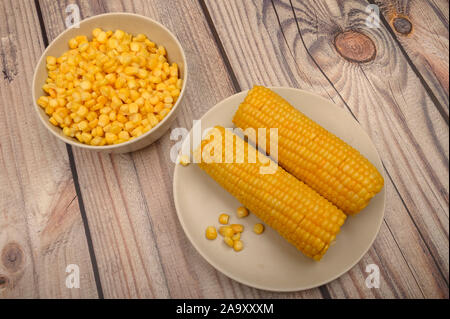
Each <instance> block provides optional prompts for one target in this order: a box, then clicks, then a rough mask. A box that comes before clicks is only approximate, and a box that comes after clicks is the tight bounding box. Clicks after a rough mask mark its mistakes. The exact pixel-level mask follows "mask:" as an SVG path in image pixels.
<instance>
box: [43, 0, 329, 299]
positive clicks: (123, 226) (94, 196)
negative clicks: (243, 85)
mask: <svg viewBox="0 0 450 319" xmlns="http://www.w3.org/2000/svg"><path fill="white" fill-rule="evenodd" d="M68 3H69V2H64V1H61V2H59V3H56V2H55V1H50V0H41V1H40V4H41V7H42V11H43V16H44V21H45V26H46V30H47V33H48V35H49V38H50V39H53V38H54V37H56V36H57V35H58V34H59V33H60V32H61V31H63V29H64V25H63V21H64V8H65V6H66V5H67V4H68ZM77 4H78V5H79V6H80V9H81V13H82V16H83V17H88V16H92V15H95V14H100V13H103V12H115V11H125V12H136V13H139V14H142V15H146V16H148V17H150V18H153V19H155V20H157V21H160V22H161V23H163V24H164V25H166V26H167V27H168V28H169V29H170V30H171V31H173V32H174V33H175V35H176V36H177V37H178V39H179V40H180V42H181V44H182V46H183V48H184V49H185V53H186V55H187V60H188V64H189V83H188V86H187V91H186V94H185V98H184V101H183V103H182V105H181V108H182V110H181V112H180V115H179V116H178V119H177V120H176V122H175V123H174V124H173V126H172V127H186V128H188V129H189V128H190V127H191V126H192V120H193V119H196V118H199V117H200V116H201V115H202V114H203V113H204V112H205V111H206V110H207V109H209V108H210V107H212V106H213V105H214V104H216V103H217V102H218V101H220V100H222V99H223V98H225V97H227V96H229V95H231V94H233V93H235V92H234V88H233V85H232V83H231V81H230V77H229V75H228V74H227V71H226V68H225V65H224V62H223V60H222V57H221V55H220V53H219V50H218V49H217V47H216V44H215V42H214V39H213V37H212V35H211V33H210V30H209V28H208V25H207V24H206V21H205V17H204V15H203V13H202V10H201V8H200V5H199V3H198V2H197V1H193V0H192V1H191V0H190V1H183V2H182V4H180V3H179V2H175V1H163V0H158V1H118V0H117V1H111V0H108V1H106V0H105V1H79V2H77ZM199 88H201V89H199ZM173 144H174V142H173V141H171V140H170V139H169V135H165V136H164V137H163V138H161V139H160V140H159V141H158V142H156V143H155V144H153V145H152V146H150V147H148V148H146V149H144V150H142V151H139V152H135V153H132V154H126V155H99V154H94V153H90V152H86V151H83V150H78V149H74V156H75V159H76V163H77V170H78V175H79V180H80V184H81V191H82V194H83V199H84V203H85V207H86V213H87V215H88V219H89V225H90V228H91V229H92V237H93V244H94V249H95V254H96V257H97V261H98V266H99V272H100V279H101V282H102V287H103V290H104V295H105V297H107V298H114V297H121V298H131V297H141V298H143V297H161V298H165V297H172V298H193V297H207V298H300V297H305V298H320V297H321V294H320V291H319V289H314V290H310V291H306V292H298V293H290V294H274V293H269V292H264V291H260V290H256V289H252V288H249V287H247V286H244V285H241V284H238V283H237V282H235V281H233V280H230V279H229V278H227V277H226V276H224V275H222V274H221V273H219V272H217V271H216V270H215V269H214V268H212V267H211V266H210V265H209V264H207V263H206V261H205V260H204V259H203V258H202V257H200V255H199V254H198V253H197V252H196V251H195V249H194V248H193V247H192V246H191V244H190V243H189V241H188V239H187V238H186V236H185V235H184V233H183V230H182V228H181V227H180V225H179V222H178V218H177V216H176V212H175V208H174V204H173V199H172V197H173V194H172V177H173V166H174V164H173V163H172V162H171V161H170V156H169V154H170V153H169V152H170V148H171V146H172V145H173Z"/></svg>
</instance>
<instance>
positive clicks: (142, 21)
mask: <svg viewBox="0 0 450 319" xmlns="http://www.w3.org/2000/svg"><path fill="white" fill-rule="evenodd" d="M94 28H101V29H103V30H112V31H115V30H117V29H121V30H123V31H125V32H127V33H131V34H133V35H137V34H139V33H142V34H145V35H146V36H147V37H148V38H149V39H150V40H151V41H153V42H155V43H156V44H157V45H163V46H164V47H165V48H166V51H167V57H168V60H169V62H170V63H172V62H175V63H177V64H178V66H179V72H180V77H181V79H183V87H182V89H181V93H180V97H179V98H178V100H177V102H176V103H175V105H174V106H173V108H172V111H171V112H170V113H169V114H168V115H167V116H166V117H165V118H164V119H163V120H162V121H161V122H160V123H159V124H158V125H157V126H156V127H154V128H153V129H151V130H150V131H149V132H147V133H145V134H143V135H141V136H140V137H139V138H136V139H134V140H132V141H128V142H125V143H121V144H116V145H105V146H90V145H86V144H83V143H80V142H79V141H78V140H76V139H75V138H71V137H67V136H65V135H64V134H63V133H62V129H61V128H59V127H55V126H53V125H52V124H50V123H49V121H48V119H49V117H48V115H47V114H46V113H45V112H44V110H43V109H42V108H41V107H39V106H38V105H37V104H36V100H37V98H39V96H41V95H45V92H44V91H43V90H42V86H43V85H44V84H45V80H46V79H47V67H46V57H47V56H49V55H51V56H55V57H59V56H61V55H62V54H63V53H64V52H65V51H67V50H69V47H68V41H69V40H70V39H71V38H74V37H75V36H77V35H86V36H87V37H88V39H89V40H91V39H92V30H93V29H94ZM185 84H186V60H185V56H184V52H183V49H182V48H181V46H180V44H179V42H178V40H177V39H176V38H175V36H174V35H173V34H172V33H171V32H170V31H169V30H168V29H166V28H165V27H164V26H162V25H161V24H159V23H158V22H156V21H153V20H151V19H149V18H146V17H143V16H139V15H135V14H128V13H109V14H103V15H99V16H95V17H91V18H87V19H85V20H83V21H81V23H80V27H79V28H71V29H68V30H66V31H64V32H63V33H61V34H60V35H59V36H58V37H57V38H56V39H55V40H53V42H52V43H51V44H50V45H49V46H48V48H47V50H45V52H44V53H43V55H42V57H41V59H40V60H39V62H38V65H37V67H36V70H35V74H34V80H33V99H34V104H35V107H36V108H37V110H38V112H39V115H40V117H41V119H42V120H43V123H44V125H45V126H46V127H47V128H48V129H49V130H50V131H51V132H53V133H54V135H56V136H57V137H59V138H61V139H63V140H64V141H65V142H66V143H70V144H72V145H76V146H81V147H84V148H91V149H95V150H101V149H103V150H105V149H113V148H121V147H125V148H126V147H127V146H128V145H129V144H131V143H135V142H137V141H139V140H140V139H143V138H145V137H147V136H148V135H150V134H153V133H155V131H157V130H158V128H160V127H161V126H162V125H163V123H164V122H166V121H168V120H169V118H170V117H171V116H173V115H174V113H175V109H176V108H177V107H178V105H179V102H180V100H181V97H182V94H183V92H184V87H185ZM166 126H167V125H166ZM158 135H159V134H158Z"/></svg>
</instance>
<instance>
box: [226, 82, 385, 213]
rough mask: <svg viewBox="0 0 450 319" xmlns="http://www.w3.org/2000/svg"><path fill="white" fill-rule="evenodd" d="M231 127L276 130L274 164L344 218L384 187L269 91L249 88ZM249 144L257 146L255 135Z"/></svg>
mask: <svg viewBox="0 0 450 319" xmlns="http://www.w3.org/2000/svg"><path fill="white" fill-rule="evenodd" d="M233 123H234V124H235V125H236V126H237V127H240V128H241V129H243V130H245V129H248V128H252V129H254V130H257V129H258V128H266V129H268V128H278V163H279V164H280V165H281V166H282V167H283V168H284V169H286V170H287V171H288V172H289V173H291V174H293V175H294V176H295V177H297V178H298V179H300V180H301V181H303V182H305V183H306V184H307V185H309V186H310V187H311V188H313V189H314V190H316V191H317V192H318V193H319V194H320V195H322V196H323V197H325V198H326V199H328V200H329V201H330V202H332V203H333V204H335V205H336V206H337V207H339V208H340V209H342V210H343V211H344V212H345V213H346V214H350V215H354V214H357V213H358V212H360V211H361V210H362V209H363V208H364V207H366V206H367V205H368V204H369V201H370V199H371V198H372V197H373V196H375V194H377V193H378V192H379V191H380V190H381V189H382V188H383V183H384V180H383V176H382V175H381V174H380V173H379V172H378V170H377V169H376V168H375V166H373V165H372V164H371V163H370V162H369V161H368V160H367V159H366V158H365V157H364V156H362V155H361V154H360V153H359V152H358V151H357V150H356V149H354V148H352V147H351V146H350V145H348V144H347V143H345V142H344V141H342V140H341V139H339V138H338V137H337V136H335V135H333V134H332V133H330V132H328V131H327V130H326V129H324V128H323V127H321V126H320V125H319V124H317V123H315V122H314V121H313V120H311V119H310V118H308V117H307V116H305V115H304V114H303V113H301V112H300V111H298V110H297V109H295V108H294V107H293V106H292V105H290V104H289V103H288V102H287V101H286V100H284V99H283V98H282V97H281V96H279V95H278V94H276V93H275V92H273V91H271V90H270V89H268V88H265V87H262V86H255V87H253V88H252V89H251V90H250V91H249V92H248V95H247V97H246V98H245V100H244V101H243V102H242V103H241V105H240V106H239V109H238V111H237V112H236V114H235V116H234V118H233ZM266 131H267V130H266ZM261 138H264V137H261ZM265 138H266V139H267V140H266V143H265V145H268V146H270V145H269V142H268V136H266V137H265ZM249 139H250V140H252V141H253V142H255V143H258V141H257V139H258V137H257V134H256V135H254V136H249ZM266 152H267V153H268V154H270V147H267V148H266Z"/></svg>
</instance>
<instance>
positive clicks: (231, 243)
mask: <svg viewBox="0 0 450 319" xmlns="http://www.w3.org/2000/svg"><path fill="white" fill-rule="evenodd" d="M223 241H224V242H225V244H227V245H228V246H230V247H233V245H234V242H233V239H231V237H229V236H225V237H224V238H223Z"/></svg>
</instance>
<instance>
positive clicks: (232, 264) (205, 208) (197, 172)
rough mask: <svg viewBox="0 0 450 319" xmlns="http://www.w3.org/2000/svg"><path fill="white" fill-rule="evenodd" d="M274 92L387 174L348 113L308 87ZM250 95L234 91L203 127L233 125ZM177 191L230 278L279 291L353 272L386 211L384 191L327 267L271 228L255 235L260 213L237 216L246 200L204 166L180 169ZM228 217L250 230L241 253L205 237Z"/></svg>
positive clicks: (197, 236) (186, 215)
mask: <svg viewBox="0 0 450 319" xmlns="http://www.w3.org/2000/svg"><path fill="white" fill-rule="evenodd" d="M272 89H273V90H274V91H275V92H277V93H278V94H280V95H281V96H282V97H284V98H285V99H286V100H288V101H289V102H290V103H291V104H292V105H294V107H296V108H298V109H299V110H300V111H302V112H303V113H304V114H306V115H307V116H309V117H310V118H312V119H313V120H315V121H316V122H317V123H319V124H320V125H322V126H323V127H325V128H326V129H327V130H329V131H331V132H332V133H334V134H336V135H337V136H339V137H340V138H342V139H343V140H344V141H346V142H347V143H349V144H350V145H352V146H353V147H355V148H356V149H358V150H359V151H360V152H361V153H362V154H363V155H364V156H366V157H367V158H368V159H369V160H370V161H371V162H372V163H373V164H374V165H375V166H376V167H377V169H378V170H379V171H380V172H383V167H382V164H381V160H380V157H379V155H378V153H377V150H376V149H375V146H374V144H373V143H372V141H371V140H370V138H369V136H368V135H367V134H366V133H365V132H364V130H363V129H362V128H361V127H360V125H359V124H358V123H357V122H356V121H355V120H354V119H353V118H352V117H351V115H350V114H349V113H348V112H346V111H344V110H342V109H340V108H338V107H337V106H336V105H334V104H333V103H332V102H330V101H328V100H326V99H324V98H322V97H319V96H316V95H314V94H311V93H308V92H305V91H302V90H298V89H293V88H272ZM246 94H247V91H245V92H241V93H238V94H235V95H233V96H231V97H229V98H227V99H225V100H223V101H222V102H220V103H219V104H217V105H216V106H214V107H213V108H212V109H211V110H210V111H208V112H207V113H206V114H205V115H204V116H203V117H202V118H201V121H202V122H201V124H202V129H205V128H208V127H212V126H215V125H222V126H224V127H233V123H232V122H231V120H232V117H233V115H234V113H235V112H236V110H237V108H238V106H239V104H240V103H241V102H242V101H243V100H244V97H245V96H246ZM191 135H192V131H191V133H190V136H191ZM188 141H191V139H188V138H186V139H185V141H184V143H183V146H182V152H183V153H184V154H190V152H189V144H192V143H188ZM195 146H197V145H195V143H194V147H195ZM173 190H174V200H175V206H176V209H177V213H178V217H179V219H180V223H181V225H182V226H183V229H184V231H185V233H186V235H187V237H188V238H189V239H190V241H191V242H192V244H193V245H194V247H195V248H196V249H197V251H198V252H199V253H200V254H201V255H202V256H203V257H204V258H205V259H206V260H207V261H208V262H209V263H210V264H211V265H213V266H214V267H215V268H216V269H218V270H220V271H221V272H223V273H224V274H225V275H227V276H228V277H230V278H232V279H234V280H236V281H239V282H241V283H243V284H246V285H248V286H252V287H255V288H259V289H265V290H272V291H295V290H303V289H309V288H313V287H317V286H320V285H323V284H325V283H327V282H330V281H332V280H333V279H336V278H337V277H339V276H341V275H342V274H344V273H345V272H347V271H348V270H349V269H350V268H352V267H353V266H354V265H355V264H356V263H357V262H358V261H359V260H360V259H361V258H362V256H363V255H364V254H365V253H366V252H367V250H368V249H369V248H370V246H371V245H372V243H373V241H374V240H375V237H376V235H377V233H378V230H379V228H380V225H381V223H382V221H383V215H384V206H385V189H384V188H383V190H382V191H381V192H380V193H379V194H378V195H377V196H375V198H373V199H372V201H371V202H370V204H369V206H367V207H366V208H365V209H364V210H363V211H362V212H361V213H360V214H358V215H357V216H355V217H349V218H348V219H347V221H346V223H345V225H344V226H343V227H342V230H341V233H340V234H339V235H338V236H337V241H336V243H335V244H334V245H333V246H331V247H330V249H329V250H328V252H327V253H326V254H325V256H324V257H323V259H322V260H321V261H320V262H316V261H313V260H311V259H309V258H307V257H305V256H303V254H302V253H300V252H299V251H297V250H296V249H295V248H294V247H293V246H292V245H290V244H289V243H288V242H287V241H285V240H284V239H283V238H282V237H281V236H280V235H278V233H277V232H276V231H274V230H273V229H271V228H267V229H266V231H265V232H264V233H263V234H262V235H256V234H255V233H253V231H252V229H253V225H254V224H255V223H257V222H259V219H258V218H257V217H256V216H254V215H250V216H249V217H247V218H244V219H238V218H237V217H236V215H235V211H236V208H238V207H239V206H240V205H239V202H238V201H237V200H236V199H235V198H234V197H232V196H231V195H230V194H229V193H228V192H227V191H225V190H224V189H223V188H221V187H220V186H219V185H218V184H217V183H216V182H215V181H214V180H213V179H212V178H210V177H209V176H208V175H207V174H206V173H205V172H203V171H202V170H201V169H200V168H199V167H198V166H197V165H195V164H191V165H189V166H186V167H183V166H181V165H176V167H175V172H174V183H173ZM222 212H225V213H228V214H230V215H231V223H236V222H239V223H242V224H244V226H245V230H244V233H243V234H242V241H243V243H244V250H242V251H241V252H239V253H236V252H234V251H233V250H232V249H230V248H229V247H228V246H226V245H225V244H224V242H223V240H222V239H221V236H220V235H219V236H218V238H217V239H216V240H214V241H210V240H207V239H206V238H205V229H206V227H207V226H209V225H215V226H219V223H218V216H219V214H220V213H222ZM363 266H364V265H363ZM361 280H363V279H361Z"/></svg>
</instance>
